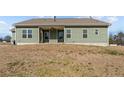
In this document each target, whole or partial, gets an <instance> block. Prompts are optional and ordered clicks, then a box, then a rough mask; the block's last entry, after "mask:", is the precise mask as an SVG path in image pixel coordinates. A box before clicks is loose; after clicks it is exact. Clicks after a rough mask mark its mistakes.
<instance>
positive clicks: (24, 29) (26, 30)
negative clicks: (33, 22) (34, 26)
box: [22, 29, 33, 39]
mask: <svg viewBox="0 0 124 93" xmlns="http://www.w3.org/2000/svg"><path fill="white" fill-rule="evenodd" d="M23 30H26V38H23V37H22V38H23V39H31V38H28V30H31V29H23ZM23 30H22V36H23ZM32 32H33V31H32ZM32 37H33V35H32Z"/></svg>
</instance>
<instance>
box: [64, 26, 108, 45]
mask: <svg viewBox="0 0 124 93" xmlns="http://www.w3.org/2000/svg"><path fill="white" fill-rule="evenodd" d="M83 29H87V38H83ZM96 29H97V30H98V32H99V34H98V35H96V34H95V30H96ZM67 30H71V38H67V37H66V31H67ZM107 30H108V28H107V27H100V28H97V27H93V28H91V27H90V28H81V27H80V28H64V42H65V43H76V44H80V43H82V44H86V45H102V44H103V45H105V46H106V45H108V31H107Z"/></svg>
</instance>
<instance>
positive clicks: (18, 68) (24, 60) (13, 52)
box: [0, 44, 124, 76]
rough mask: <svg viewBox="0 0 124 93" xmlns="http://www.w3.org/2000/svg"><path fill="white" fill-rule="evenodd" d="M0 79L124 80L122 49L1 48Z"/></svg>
mask: <svg viewBox="0 0 124 93" xmlns="http://www.w3.org/2000/svg"><path fill="white" fill-rule="evenodd" d="M0 76H124V47H121V46H117V47H96V46H81V45H45V44H43V45H30V46H29V45H27V46H26V45H25V46H13V45H1V46H0Z"/></svg>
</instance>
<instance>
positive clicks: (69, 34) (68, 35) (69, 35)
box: [66, 30, 71, 38]
mask: <svg viewBox="0 0 124 93" xmlns="http://www.w3.org/2000/svg"><path fill="white" fill-rule="evenodd" d="M66 37H67V38H71V30H67V34H66Z"/></svg>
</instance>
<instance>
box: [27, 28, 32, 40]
mask: <svg viewBox="0 0 124 93" xmlns="http://www.w3.org/2000/svg"><path fill="white" fill-rule="evenodd" d="M28 30H31V29H27V38H28V39H31V38H29V37H28ZM31 31H32V30H31ZM32 36H33V35H32Z"/></svg>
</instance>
